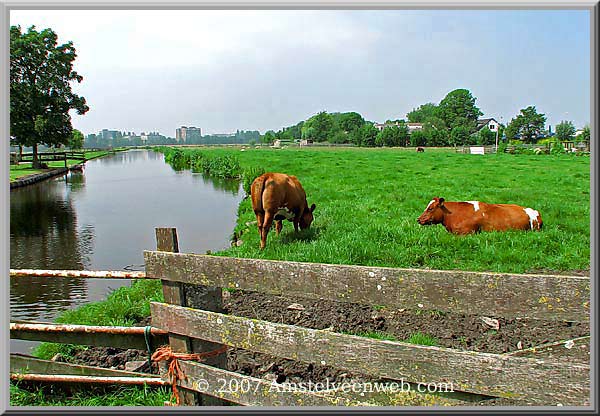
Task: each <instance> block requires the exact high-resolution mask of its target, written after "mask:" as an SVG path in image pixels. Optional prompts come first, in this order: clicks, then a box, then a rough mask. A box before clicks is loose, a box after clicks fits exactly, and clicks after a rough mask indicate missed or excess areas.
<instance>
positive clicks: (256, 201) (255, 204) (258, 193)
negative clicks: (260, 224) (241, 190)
mask: <svg viewBox="0 0 600 416" xmlns="http://www.w3.org/2000/svg"><path fill="white" fill-rule="evenodd" d="M266 182H267V176H266V175H261V176H259V177H258V178H256V179H255V180H254V182H252V188H251V190H250V193H251V194H252V208H253V209H254V212H263V211H264V209H263V204H262V195H263V192H264V190H265V183H266Z"/></svg>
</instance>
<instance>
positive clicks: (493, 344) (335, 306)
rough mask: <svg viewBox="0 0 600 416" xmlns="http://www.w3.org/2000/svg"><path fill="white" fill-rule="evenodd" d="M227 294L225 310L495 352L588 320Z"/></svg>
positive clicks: (572, 331) (581, 330)
mask: <svg viewBox="0 0 600 416" xmlns="http://www.w3.org/2000/svg"><path fill="white" fill-rule="evenodd" d="M226 298H227V300H226V303H225V308H226V311H227V313H230V314H233V315H239V316H245V317H248V318H256V319H262V320H265V321H271V322H279V323H284V324H288V325H298V326H304V327H307V328H314V329H331V330H332V331H334V332H345V333H352V334H360V335H376V336H377V335H381V334H382V333H384V334H385V335H388V336H390V337H393V338H395V339H396V340H399V341H403V340H407V339H409V338H410V337H411V336H412V335H413V334H415V333H417V332H420V333H422V334H426V335H429V336H431V337H433V338H435V339H436V340H437V343H436V344H437V345H438V346H441V347H448V348H454V349H459V350H470V351H480V352H489V353H496V354H502V353H505V352H511V351H515V350H518V349H523V348H528V347H532V346H535V345H540V344H544V343H548V342H552V341H559V340H562V339H571V338H576V337H580V336H585V335H589V334H590V328H589V325H588V324H587V323H586V324H584V323H576V322H551V321H541V320H537V319H519V318H515V319H505V318H501V317H486V318H495V319H496V320H497V321H498V324H499V327H498V328H497V329H496V328H494V327H492V326H490V325H489V324H486V322H485V321H484V319H482V318H483V317H484V316H483V315H481V316H476V315H462V314H457V313H448V312H442V311H429V310H422V309H417V310H409V309H388V308H378V307H371V306H365V305H357V304H353V303H343V302H333V301H325V300H313V299H303V298H298V297H293V298H292V297H286V296H271V295H265V294H262V293H258V292H243V291H235V292H233V293H230V294H229V295H228V296H226ZM519 347H520V348H519Z"/></svg>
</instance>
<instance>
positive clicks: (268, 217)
mask: <svg viewBox="0 0 600 416" xmlns="http://www.w3.org/2000/svg"><path fill="white" fill-rule="evenodd" d="M273 217H274V215H273V214H272V213H270V212H268V211H267V212H265V220H264V222H263V229H262V233H261V234H260V249H261V250H262V249H264V248H265V246H266V245H267V234H269V230H270V229H271V225H272V224H273Z"/></svg>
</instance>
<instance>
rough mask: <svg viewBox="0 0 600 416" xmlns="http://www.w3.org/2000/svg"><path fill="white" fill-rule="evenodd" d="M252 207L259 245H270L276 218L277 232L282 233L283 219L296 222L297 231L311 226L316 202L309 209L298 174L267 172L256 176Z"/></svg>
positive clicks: (253, 184)
mask: <svg viewBox="0 0 600 416" xmlns="http://www.w3.org/2000/svg"><path fill="white" fill-rule="evenodd" d="M251 194H252V208H253V209H254V213H255V214H256V222H257V224H258V232H259V233H260V248H261V250H262V249H264V248H265V245H266V244H267V234H268V233H269V230H270V229H271V225H272V224H273V221H275V231H276V232H277V234H278V235H279V233H280V232H281V228H282V227H283V224H282V221H283V220H284V219H287V220H288V221H292V222H293V223H294V229H295V230H296V231H298V227H300V229H302V230H303V229H305V228H308V227H310V224H311V223H312V221H313V211H314V210H315V204H312V206H311V207H310V208H309V207H308V203H307V202H306V193H305V192H304V189H303V188H302V185H301V184H300V181H299V180H298V178H296V177H295V176H289V175H286V174H284V173H265V174H263V175H261V176H259V177H258V178H256V179H254V182H252V188H251Z"/></svg>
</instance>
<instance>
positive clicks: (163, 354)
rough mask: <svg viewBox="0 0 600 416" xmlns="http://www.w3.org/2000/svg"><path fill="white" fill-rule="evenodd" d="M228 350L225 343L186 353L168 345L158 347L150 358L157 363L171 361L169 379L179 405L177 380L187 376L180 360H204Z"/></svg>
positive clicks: (168, 372)
mask: <svg viewBox="0 0 600 416" xmlns="http://www.w3.org/2000/svg"><path fill="white" fill-rule="evenodd" d="M225 351H227V345H223V346H222V347H221V348H219V349H216V350H214V351H208V352H200V353H185V352H173V350H171V347H170V346H168V345H165V346H162V347H160V348H157V349H156V351H154V354H152V357H150V359H151V360H152V361H153V362H154V363H155V364H156V363H158V362H159V361H163V360H164V361H170V362H169V369H168V371H167V374H168V375H169V379H170V380H171V385H172V386H173V396H175V403H176V406H179V403H180V398H179V392H178V390H177V381H178V380H185V379H186V378H187V376H186V375H185V373H184V372H183V371H182V370H181V367H179V360H186V361H189V360H193V361H204V360H205V359H206V358H208V357H214V356H215V355H219V354H222V353H224V352H225Z"/></svg>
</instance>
